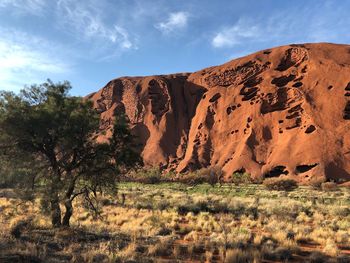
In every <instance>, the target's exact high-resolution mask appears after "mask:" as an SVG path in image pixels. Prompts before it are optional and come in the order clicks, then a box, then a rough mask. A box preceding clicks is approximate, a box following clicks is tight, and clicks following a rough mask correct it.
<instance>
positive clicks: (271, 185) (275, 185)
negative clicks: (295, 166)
mask: <svg viewBox="0 0 350 263" xmlns="http://www.w3.org/2000/svg"><path fill="white" fill-rule="evenodd" d="M263 184H264V186H265V187H266V188H267V189H269V190H277V191H293V190H294V189H296V188H298V184H297V182H296V181H294V180H291V179H284V178H268V179H265V180H264V182H263Z"/></svg>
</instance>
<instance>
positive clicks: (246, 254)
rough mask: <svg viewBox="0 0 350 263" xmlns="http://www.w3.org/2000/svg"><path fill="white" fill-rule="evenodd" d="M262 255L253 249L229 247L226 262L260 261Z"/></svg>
mask: <svg viewBox="0 0 350 263" xmlns="http://www.w3.org/2000/svg"><path fill="white" fill-rule="evenodd" d="M259 259H260V255H259V254H258V253H253V251H245V250H242V249H239V248H236V249H229V250H228V251H227V253H226V260H225V262H228V263H250V262H256V261H257V262H259Z"/></svg>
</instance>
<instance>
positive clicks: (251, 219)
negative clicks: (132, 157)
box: [0, 182, 350, 262]
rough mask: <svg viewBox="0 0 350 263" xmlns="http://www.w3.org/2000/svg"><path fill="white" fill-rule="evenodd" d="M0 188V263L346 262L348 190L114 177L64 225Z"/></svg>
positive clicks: (40, 206)
mask: <svg viewBox="0 0 350 263" xmlns="http://www.w3.org/2000/svg"><path fill="white" fill-rule="evenodd" d="M15 192H16V191H14V190H12V189H3V190H1V191H0V221H1V223H0V224H1V226H2V227H1V229H0V261H1V262H350V206H349V204H350V189H349V188H345V187H337V188H335V189H323V190H320V189H313V188H311V187H308V186H300V187H298V188H297V189H295V190H293V191H290V192H285V191H274V190H272V191H271V190H267V189H266V187H265V186H263V185H257V184H246V185H238V186H237V185H234V184H223V185H219V184H215V185H214V186H211V185H209V184H200V185H195V186H189V185H185V184H180V183H158V184H141V183H134V182H133V183H120V184H118V192H117V193H116V194H115V197H114V198H107V197H101V198H99V199H98V200H96V201H97V202H98V209H99V211H98V212H99V213H93V212H92V211H91V210H89V209H87V208H86V207H85V204H84V202H83V200H81V199H77V200H76V201H75V202H76V204H75V210H74V214H73V217H72V220H71V227H70V228H60V229H52V227H51V224H50V221H49V217H48V215H47V213H46V210H47V209H46V208H45V203H43V202H42V201H41V200H40V198H39V197H37V198H35V199H33V200H30V201H26V200H25V199H21V198H19V197H18V196H17V195H16V193H15Z"/></svg>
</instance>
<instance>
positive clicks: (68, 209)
mask: <svg viewBox="0 0 350 263" xmlns="http://www.w3.org/2000/svg"><path fill="white" fill-rule="evenodd" d="M64 206H65V208H66V212H65V214H64V217H63V221H62V225H63V226H68V227H69V220H70V218H71V216H72V215H73V205H72V201H71V200H70V199H67V200H66V201H65V202H64Z"/></svg>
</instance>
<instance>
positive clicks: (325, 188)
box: [321, 182, 338, 191]
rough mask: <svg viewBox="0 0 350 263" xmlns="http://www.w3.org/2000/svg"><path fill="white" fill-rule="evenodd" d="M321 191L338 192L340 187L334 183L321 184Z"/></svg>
mask: <svg viewBox="0 0 350 263" xmlns="http://www.w3.org/2000/svg"><path fill="white" fill-rule="evenodd" d="M321 189H322V190H323V191H336V190H338V185H337V184H336V183H333V182H326V183H322V184H321Z"/></svg>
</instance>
